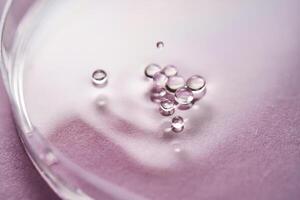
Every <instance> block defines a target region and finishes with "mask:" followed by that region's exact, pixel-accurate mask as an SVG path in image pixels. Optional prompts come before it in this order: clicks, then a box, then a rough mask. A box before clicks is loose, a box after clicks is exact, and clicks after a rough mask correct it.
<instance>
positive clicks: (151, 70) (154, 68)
mask: <svg viewBox="0 0 300 200" xmlns="http://www.w3.org/2000/svg"><path fill="white" fill-rule="evenodd" d="M160 70H161V67H160V66H159V65H157V64H154V63H152V64H150V65H147V67H146V68H145V72H144V73H145V76H147V77H148V78H153V76H154V74H156V73H157V72H160Z"/></svg>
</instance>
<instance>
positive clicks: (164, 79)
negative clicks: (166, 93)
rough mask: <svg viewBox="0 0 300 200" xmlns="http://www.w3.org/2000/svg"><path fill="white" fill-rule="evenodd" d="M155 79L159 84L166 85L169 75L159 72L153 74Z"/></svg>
mask: <svg viewBox="0 0 300 200" xmlns="http://www.w3.org/2000/svg"><path fill="white" fill-rule="evenodd" d="M153 81H154V83H155V84H156V85H157V86H161V87H164V86H165V85H166V83H167V81H168V77H167V76H166V75H164V74H163V73H161V72H157V73H156V74H154V76H153Z"/></svg>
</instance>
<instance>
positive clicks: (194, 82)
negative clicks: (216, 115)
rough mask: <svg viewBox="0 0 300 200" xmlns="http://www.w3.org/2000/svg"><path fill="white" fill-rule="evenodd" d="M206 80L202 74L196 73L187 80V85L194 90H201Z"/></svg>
mask: <svg viewBox="0 0 300 200" xmlns="http://www.w3.org/2000/svg"><path fill="white" fill-rule="evenodd" d="M205 85H206V81H205V79H204V78H203V77H202V76H199V75H194V76H191V77H190V78H189V79H188V80H187V81H186V86H187V87H188V88H190V89H191V90H193V91H199V90H201V89H202V88H204V87H205Z"/></svg>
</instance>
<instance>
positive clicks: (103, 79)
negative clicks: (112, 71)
mask: <svg viewBox="0 0 300 200" xmlns="http://www.w3.org/2000/svg"><path fill="white" fill-rule="evenodd" d="M92 81H93V83H94V84H95V85H96V86H104V85H106V83H107V81H108V77H107V73H106V72H105V71H104V70H102V69H97V70H96V71H94V72H93V74H92Z"/></svg>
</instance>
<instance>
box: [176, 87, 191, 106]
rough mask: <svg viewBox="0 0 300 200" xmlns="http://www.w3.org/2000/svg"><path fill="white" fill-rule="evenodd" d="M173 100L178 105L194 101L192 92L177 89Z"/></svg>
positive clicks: (185, 89)
mask: <svg viewBox="0 0 300 200" xmlns="http://www.w3.org/2000/svg"><path fill="white" fill-rule="evenodd" d="M175 100H176V102H177V103H179V104H183V105H186V104H190V103H191V102H192V101H193V100H194V94H193V92H192V91H191V90H190V89H188V88H185V87H183V88H179V89H178V90H176V92H175Z"/></svg>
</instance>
